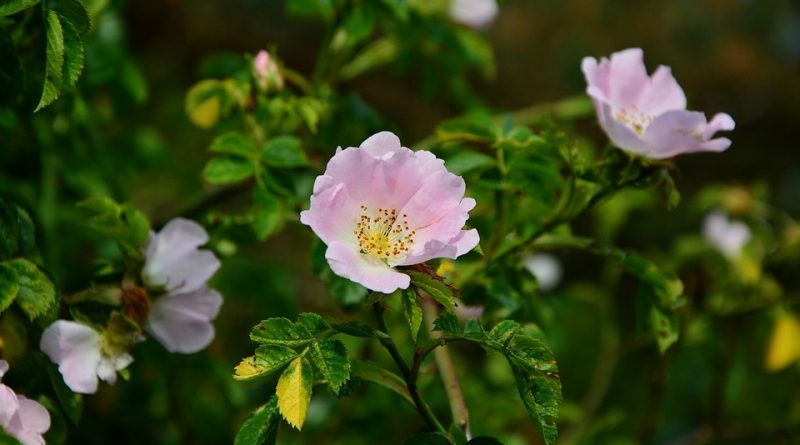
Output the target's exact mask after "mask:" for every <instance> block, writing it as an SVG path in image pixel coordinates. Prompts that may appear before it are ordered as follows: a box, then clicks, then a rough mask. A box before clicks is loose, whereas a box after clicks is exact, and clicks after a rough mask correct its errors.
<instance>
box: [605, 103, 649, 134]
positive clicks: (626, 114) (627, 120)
mask: <svg viewBox="0 0 800 445" xmlns="http://www.w3.org/2000/svg"><path fill="white" fill-rule="evenodd" d="M614 119H616V120H617V121H618V122H621V123H623V124H625V125H626V126H627V127H628V128H630V129H631V130H633V131H635V132H636V134H638V135H639V136H641V135H643V134H644V131H645V130H646V129H647V127H648V126H649V125H650V123H651V122H653V116H650V115H648V114H644V113H642V112H641V111H639V110H638V109H637V108H636V106H635V105H631V107H630V109H628V107H625V108H623V109H621V110H619V111H618V112H617V114H615V115H614Z"/></svg>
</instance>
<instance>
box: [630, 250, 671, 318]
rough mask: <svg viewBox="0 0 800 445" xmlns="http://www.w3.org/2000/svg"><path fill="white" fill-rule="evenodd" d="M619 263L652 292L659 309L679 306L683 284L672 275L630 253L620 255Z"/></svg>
mask: <svg viewBox="0 0 800 445" xmlns="http://www.w3.org/2000/svg"><path fill="white" fill-rule="evenodd" d="M619 261H620V264H621V265H622V267H623V268H625V270H627V271H628V272H630V273H632V274H634V275H635V276H636V277H637V278H639V280H640V281H641V282H642V283H643V284H645V285H647V286H648V287H649V288H650V289H651V290H652V292H653V296H654V297H655V303H656V304H657V305H658V306H659V307H661V308H662V309H674V308H676V307H678V306H680V304H681V299H680V297H681V295H683V283H682V282H681V280H680V278H678V277H677V276H676V275H675V274H674V273H672V272H667V271H662V270H661V269H659V268H658V267H657V266H656V265H655V264H653V263H651V262H650V261H648V260H646V259H644V258H642V257H641V256H639V255H637V254H635V253H631V252H622V253H620V254H619Z"/></svg>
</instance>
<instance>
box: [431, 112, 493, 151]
mask: <svg viewBox="0 0 800 445" xmlns="http://www.w3.org/2000/svg"><path fill="white" fill-rule="evenodd" d="M499 134H500V127H499V126H498V125H497V123H496V122H495V121H494V120H493V119H492V117H491V116H488V115H476V116H468V117H460V118H457V119H452V120H449V121H445V122H443V123H441V124H439V126H438V127H436V137H437V138H438V139H439V140H440V141H442V142H448V141H462V142H476V143H482V144H487V145H488V144H493V143H494V141H495V140H496V139H497V137H498V135H499Z"/></svg>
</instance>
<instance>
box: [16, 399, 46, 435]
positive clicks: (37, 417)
mask: <svg viewBox="0 0 800 445" xmlns="http://www.w3.org/2000/svg"><path fill="white" fill-rule="evenodd" d="M17 397H18V399H19V409H18V410H17V417H18V419H19V422H20V425H21V430H22V431H26V432H28V433H33V434H43V433H45V432H46V431H47V430H49V429H50V413H48V412H47V410H46V409H45V407H43V406H42V405H40V404H39V403H38V402H35V401H33V400H31V399H28V398H27V397H25V396H17Z"/></svg>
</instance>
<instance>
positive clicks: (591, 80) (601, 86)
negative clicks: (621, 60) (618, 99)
mask: <svg viewBox="0 0 800 445" xmlns="http://www.w3.org/2000/svg"><path fill="white" fill-rule="evenodd" d="M581 71H583V75H584V77H586V94H588V95H589V96H590V97H592V98H594V99H597V100H599V101H602V102H608V101H609V100H610V96H611V87H610V86H609V82H610V80H609V79H610V76H611V65H610V64H609V63H608V59H606V58H603V59H601V60H600V63H599V64H598V63H597V59H595V58H594V57H584V58H583V61H581Z"/></svg>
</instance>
